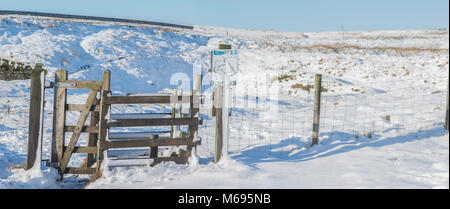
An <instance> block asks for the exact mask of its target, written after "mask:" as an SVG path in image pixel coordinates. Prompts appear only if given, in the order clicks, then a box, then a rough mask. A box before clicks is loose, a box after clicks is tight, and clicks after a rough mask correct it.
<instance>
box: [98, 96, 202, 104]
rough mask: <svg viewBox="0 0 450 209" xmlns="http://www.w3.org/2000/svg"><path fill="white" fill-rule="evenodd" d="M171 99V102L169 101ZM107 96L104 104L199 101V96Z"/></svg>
mask: <svg viewBox="0 0 450 209" xmlns="http://www.w3.org/2000/svg"><path fill="white" fill-rule="evenodd" d="M171 97H172V101H171ZM195 97H198V98H193V96H177V97H175V98H174V96H108V97H106V98H105V104H176V103H190V101H191V100H192V99H195V100H196V101H197V100H198V101H200V96H195Z"/></svg>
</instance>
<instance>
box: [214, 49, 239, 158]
mask: <svg viewBox="0 0 450 209" xmlns="http://www.w3.org/2000/svg"><path fill="white" fill-rule="evenodd" d="M238 63H239V60H238V53H237V50H232V49H231V45H225V44H221V45H219V50H213V51H212V52H211V66H212V67H211V78H212V79H211V85H214V96H213V100H214V101H213V105H214V106H213V113H215V114H213V116H214V115H215V116H216V140H215V153H214V162H216V163H217V162H219V160H220V159H221V158H222V157H223V156H227V155H228V123H229V116H230V113H231V105H232V92H233V91H232V88H233V86H235V85H236V81H234V80H233V79H232V78H233V76H234V75H235V74H236V73H237V72H238Z"/></svg>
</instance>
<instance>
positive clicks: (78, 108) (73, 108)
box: [66, 104, 100, 112]
mask: <svg viewBox="0 0 450 209" xmlns="http://www.w3.org/2000/svg"><path fill="white" fill-rule="evenodd" d="M84 106H85V105H84V104H67V105H66V111H82V110H83V109H84ZM90 111H96V112H98V111H100V106H99V105H92V107H91V109H90Z"/></svg>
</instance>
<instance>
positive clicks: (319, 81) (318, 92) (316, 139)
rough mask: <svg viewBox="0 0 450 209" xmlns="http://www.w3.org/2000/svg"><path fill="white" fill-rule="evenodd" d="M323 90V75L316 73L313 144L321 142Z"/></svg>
mask: <svg viewBox="0 0 450 209" xmlns="http://www.w3.org/2000/svg"><path fill="white" fill-rule="evenodd" d="M321 91H322V75H320V74H316V80H315V84H314V118H313V134H312V144H311V146H314V145H316V144H318V143H319V125H320V97H321Z"/></svg>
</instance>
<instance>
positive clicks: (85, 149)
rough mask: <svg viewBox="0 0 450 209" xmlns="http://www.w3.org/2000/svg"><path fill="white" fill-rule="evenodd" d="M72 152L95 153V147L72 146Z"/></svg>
mask: <svg viewBox="0 0 450 209" xmlns="http://www.w3.org/2000/svg"><path fill="white" fill-rule="evenodd" d="M73 152H74V153H97V147H96V146H90V147H75V148H73Z"/></svg>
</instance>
